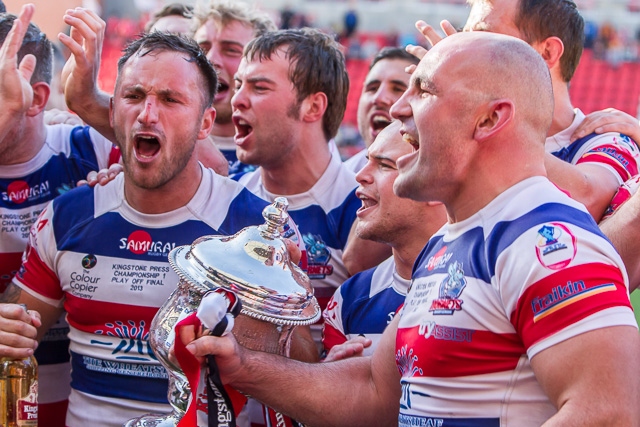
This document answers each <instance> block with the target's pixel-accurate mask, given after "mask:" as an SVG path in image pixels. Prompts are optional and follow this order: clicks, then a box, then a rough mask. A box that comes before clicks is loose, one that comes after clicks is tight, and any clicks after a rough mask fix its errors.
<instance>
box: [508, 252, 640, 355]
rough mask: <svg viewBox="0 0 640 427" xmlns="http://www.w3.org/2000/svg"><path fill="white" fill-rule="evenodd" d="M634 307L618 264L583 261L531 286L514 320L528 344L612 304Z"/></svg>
mask: <svg viewBox="0 0 640 427" xmlns="http://www.w3.org/2000/svg"><path fill="white" fill-rule="evenodd" d="M619 306H624V307H631V304H630V302H629V296H628V294H627V288H626V287H625V285H624V279H623V278H622V273H621V272H620V270H619V269H618V268H617V267H614V266H611V265H606V264H600V263H591V264H582V265H578V266H575V267H569V268H565V269H563V270H560V271H558V272H557V273H554V274H551V275H549V276H547V277H545V278H544V279H542V280H540V281H538V282H536V283H534V284H532V285H531V286H529V287H528V288H527V289H526V290H525V292H524V293H523V295H522V296H521V297H520V299H519V300H518V304H517V309H516V311H515V312H514V313H512V315H511V323H512V324H513V325H514V326H515V328H516V330H517V331H518V332H519V333H520V336H521V337H522V341H523V342H524V344H525V346H526V348H529V347H531V346H532V345H533V344H535V343H537V342H538V341H540V340H542V339H544V338H546V337H548V336H550V335H553V334H555V333H557V332H559V331H561V330H562V329H564V328H566V327H567V326H570V325H572V324H574V323H576V322H578V321H580V320H582V319H584V318H585V317H587V316H590V315H592V314H594V313H597V312H599V311H602V310H604V309H607V308H611V307H619Z"/></svg>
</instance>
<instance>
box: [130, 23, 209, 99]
mask: <svg viewBox="0 0 640 427" xmlns="http://www.w3.org/2000/svg"><path fill="white" fill-rule="evenodd" d="M165 51H169V52H180V53H184V54H186V55H187V56H188V57H189V61H190V62H193V63H195V64H196V66H197V67H198V69H199V70H200V74H201V76H202V79H203V83H204V84H205V85H206V87H203V88H202V95H203V97H204V105H203V110H204V109H205V108H207V107H210V106H211V105H212V103H213V98H214V97H215V95H216V92H217V90H218V76H217V74H216V71H215V70H214V68H213V66H212V65H211V62H209V60H208V59H207V57H206V56H205V54H204V52H202V49H200V46H198V44H197V43H196V42H195V41H194V40H193V39H191V38H188V37H184V36H182V35H177V34H170V33H163V32H157V31H154V32H151V33H147V34H143V35H142V36H141V37H140V38H139V39H137V40H134V41H132V42H131V43H129V44H128V45H127V46H126V47H125V48H124V51H123V52H124V53H123V55H122V57H121V58H120V59H119V60H118V80H120V75H121V73H122V68H123V67H124V65H125V64H126V62H127V61H128V60H129V58H131V57H132V56H133V55H136V54H137V55H138V56H145V55H147V54H149V53H151V52H165Z"/></svg>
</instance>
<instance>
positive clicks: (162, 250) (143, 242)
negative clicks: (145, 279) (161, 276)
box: [119, 230, 176, 256]
mask: <svg viewBox="0 0 640 427" xmlns="http://www.w3.org/2000/svg"><path fill="white" fill-rule="evenodd" d="M175 247H176V244H175V243H173V242H161V241H157V242H156V241H154V240H153V239H152V238H151V235H150V234H149V233H147V232H146V231H144V230H136V231H134V232H133V233H131V234H130V235H129V237H123V238H121V239H120V246H119V248H120V249H122V250H127V251H130V252H132V253H134V254H136V255H142V254H147V255H153V256H166V255H168V254H169V252H171V250H172V249H173V248H175Z"/></svg>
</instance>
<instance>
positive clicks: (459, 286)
mask: <svg viewBox="0 0 640 427" xmlns="http://www.w3.org/2000/svg"><path fill="white" fill-rule="evenodd" d="M466 286H467V279H466V278H465V277H464V270H463V269H462V263H461V262H458V261H455V262H453V263H452V264H449V267H448V271H447V277H446V278H445V279H444V280H443V281H442V283H440V290H439V292H438V298H437V299H435V300H433V302H432V303H431V307H430V308H429V311H431V312H433V314H449V315H450V314H453V312H454V311H460V310H462V303H463V301H462V300H461V299H460V294H462V291H463V290H464V288H465V287H466Z"/></svg>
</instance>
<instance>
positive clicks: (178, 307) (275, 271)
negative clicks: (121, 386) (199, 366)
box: [124, 197, 321, 427]
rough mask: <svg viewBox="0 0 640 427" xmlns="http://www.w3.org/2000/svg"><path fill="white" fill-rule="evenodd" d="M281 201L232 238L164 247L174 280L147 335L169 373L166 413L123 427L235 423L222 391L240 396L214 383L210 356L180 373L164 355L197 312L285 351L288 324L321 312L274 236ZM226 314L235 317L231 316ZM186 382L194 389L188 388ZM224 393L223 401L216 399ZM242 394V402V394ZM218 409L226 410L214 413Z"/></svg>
mask: <svg viewBox="0 0 640 427" xmlns="http://www.w3.org/2000/svg"><path fill="white" fill-rule="evenodd" d="M287 206H288V202H287V199H286V198H284V197H278V198H277V199H276V200H275V202H274V203H273V204H272V205H269V206H267V207H266V208H265V209H264V211H263V216H264V218H265V220H266V221H265V223H264V224H262V225H260V226H254V227H247V228H244V229H243V230H241V231H240V232H238V233H237V234H235V235H233V236H204V237H201V238H199V239H197V240H195V241H194V242H193V243H192V244H191V245H186V246H180V247H177V248H175V249H174V250H172V251H171V253H170V254H169V263H170V264H171V267H172V268H173V269H174V270H175V271H176V272H177V274H178V276H179V277H180V282H179V283H178V287H177V288H176V290H175V291H174V292H173V293H172V294H171V296H170V297H169V299H168V300H167V301H166V302H165V303H164V305H163V306H162V307H161V308H160V310H159V311H158V313H157V314H156V316H155V317H154V320H153V322H152V324H151V338H150V341H151V346H152V348H153V351H154V353H155V354H156V357H158V359H159V360H160V362H161V363H162V364H163V365H164V367H165V368H166V369H167V371H168V373H169V392H168V399H169V403H170V404H171V406H172V408H173V412H172V413H170V414H161V415H159V414H148V415H143V416H141V417H139V418H135V419H132V420H129V421H128V422H127V423H125V424H124V425H125V426H126V427H151V426H153V427H169V426H171V427H173V426H178V425H180V427H183V426H185V427H186V426H196V425H198V426H207V425H209V426H213V425H215V426H222V425H229V426H233V425H235V418H234V414H233V412H234V411H233V410H232V406H236V409H237V405H236V403H237V399H236V401H233V402H232V401H231V399H230V398H229V394H230V393H235V395H237V396H241V395H240V394H239V393H238V392H236V391H235V390H229V389H225V387H224V386H222V384H220V383H219V378H218V377H217V372H216V367H215V359H214V358H213V357H210V358H209V359H208V365H209V366H208V368H209V369H208V372H197V373H193V372H192V373H189V372H187V373H185V369H184V368H185V367H184V366H182V365H179V364H178V363H176V361H175V359H174V360H170V358H169V350H170V349H171V348H172V346H173V345H174V344H176V355H178V356H179V354H178V353H179V352H178V347H179V344H181V343H180V342H179V341H180V340H177V341H178V342H176V326H178V328H180V327H181V325H182V324H184V323H185V322H188V321H190V319H195V318H196V316H195V314H196V312H198V318H200V319H202V323H203V324H204V327H206V328H208V329H212V333H214V334H221V333H223V332H224V331H225V327H226V330H231V332H232V333H233V334H234V335H235V337H236V339H237V341H238V342H239V343H240V344H241V345H243V346H245V347H247V348H250V349H252V350H259V351H265V352H268V353H276V354H280V355H283V356H287V357H288V356H289V350H290V345H291V334H292V332H293V330H294V328H295V327H296V326H299V325H310V324H312V323H315V322H316V321H317V320H318V319H319V318H320V314H321V313H320V307H319V306H318V303H317V301H316V299H315V297H314V296H313V290H312V288H311V284H310V281H309V278H308V277H307V276H306V274H304V272H303V271H302V270H300V268H298V266H296V265H295V264H293V263H292V262H291V260H290V258H289V253H288V251H287V249H286V245H285V242H284V240H283V238H282V237H281V230H282V228H283V226H284V225H285V224H286V223H287V222H288V219H289V215H288V214H287V212H286V211H287ZM203 299H204V303H203V305H202V306H200V305H201V302H203ZM205 303H206V304H205ZM212 306H213V308H206V307H212ZM199 307H200V308H199ZM220 307H222V310H220ZM220 311H221V314H215V312H220ZM227 313H233V314H238V313H239V315H238V317H237V318H236V319H235V321H234V320H233V317H232V315H231V314H227ZM212 317H213V318H215V320H211V318H212ZM195 322H196V324H197V325H199V324H200V321H199V320H196V321H195ZM211 323H218V325H216V324H211ZM216 326H217V327H216ZM178 359H180V358H179V357H178ZM180 363H182V361H181V362H180ZM186 365H187V364H186V363H185V366H186ZM181 366H182V367H181ZM194 378H195V380H194ZM200 378H204V381H199V379H200ZM190 380H191V381H190ZM216 381H217V383H216ZM190 382H191V384H194V383H195V384H196V387H197V390H192V389H191V386H190ZM203 387H205V389H204V391H203ZM223 398H224V401H225V402H226V405H220V404H219V402H221V401H222V400H223ZM242 398H243V399H244V400H243V401H242V403H244V401H245V400H246V398H244V396H243V397H242ZM203 402H207V404H204V403H203ZM212 403H213V404H212ZM216 403H217V404H216ZM240 406H241V404H240ZM221 407H222V408H225V409H226V410H227V413H225V414H221V413H220V412H219V409H220V408H221ZM207 408H208V409H207ZM212 411H213V412H215V413H212ZM207 412H208V415H207ZM183 418H184V419H183ZM187 419H189V420H190V421H187ZM196 420H197V421H196Z"/></svg>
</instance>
